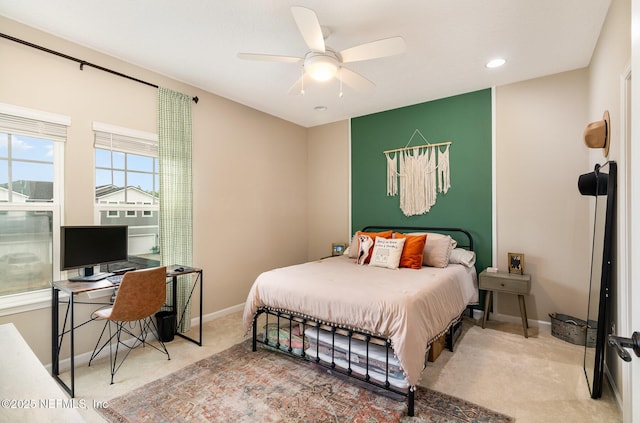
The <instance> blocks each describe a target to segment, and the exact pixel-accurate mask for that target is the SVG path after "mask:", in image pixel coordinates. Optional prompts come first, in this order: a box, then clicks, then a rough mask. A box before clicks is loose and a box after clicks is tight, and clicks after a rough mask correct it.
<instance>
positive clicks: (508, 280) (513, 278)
mask: <svg viewBox="0 0 640 423" xmlns="http://www.w3.org/2000/svg"><path fill="white" fill-rule="evenodd" d="M479 288H480V289H484V290H486V291H488V292H487V295H486V297H485V299H484V315H483V316H482V329H484V326H485V323H486V322H487V317H488V316H489V312H490V310H491V308H490V307H491V302H492V300H493V293H494V291H497V292H504V293H507V294H515V295H517V296H518V302H519V303H520V317H522V330H523V331H524V337H525V338H528V337H529V334H528V331H527V329H529V323H528V321H527V306H526V305H525V303H524V296H525V295H528V294H529V290H530V289H531V275H521V274H518V273H506V272H487V271H486V270H483V271H482V273H480V276H479Z"/></svg>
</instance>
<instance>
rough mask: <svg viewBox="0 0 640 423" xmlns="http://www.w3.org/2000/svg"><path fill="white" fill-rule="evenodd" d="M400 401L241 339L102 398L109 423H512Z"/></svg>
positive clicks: (436, 398) (433, 400)
mask: <svg viewBox="0 0 640 423" xmlns="http://www.w3.org/2000/svg"><path fill="white" fill-rule="evenodd" d="M406 410H407V406H406V400H405V401H401V400H396V399H393V398H389V397H388V396H385V395H379V394H376V393H375V392H373V391H372V390H370V389H366V388H363V387H362V386H361V384H359V383H354V381H353V380H345V378H343V377H336V376H335V375H332V374H329V373H328V372H327V370H326V369H323V368H320V367H318V366H316V365H313V364H311V363H307V362H304V361H303V360H300V359H297V358H294V357H290V356H287V355H286V354H282V353H279V352H275V351H271V350H269V349H266V348H258V351H256V352H252V351H251V342H250V341H245V342H242V343H240V344H237V345H234V346H233V347H231V348H229V349H228V350H226V351H223V352H220V353H217V354H215V355H213V356H211V357H208V358H205V359H203V360H200V361H198V362H196V363H193V364H191V365H189V366H187V367H185V368H183V369H181V370H179V371H177V372H175V373H173V374H170V375H167V376H165V377H163V378H161V379H159V380H157V381H155V382H151V383H149V384H147V385H145V386H142V387H140V388H138V389H136V390H134V391H132V392H129V393H128V394H126V395H123V396H121V397H118V398H114V399H113V400H111V401H108V407H106V408H101V409H99V412H100V413H101V414H102V416H103V417H104V418H105V419H106V420H107V421H109V422H114V423H115V422H118V423H134V422H135V423H137V422H154V423H159V422H225V423H226V422H252V423H253V422H286V423H298V422H314V423H323V422H341V423H342V422H352V423H383V422H384V423H387V422H389V423H399V422H403V423H405V422H407V423H414V422H415V423H422V422H455V423H459V422H491V423H501V422H512V421H513V419H511V418H510V417H508V416H505V415H503V414H499V413H496V412H494V411H491V410H488V409H486V408H483V407H480V406H478V405H476V404H472V403H469V402H467V401H463V400H461V399H458V398H455V397H452V396H449V395H445V394H442V393H439V392H436V391H432V390H429V389H426V388H419V389H418V391H417V392H416V395H415V417H413V418H409V417H407V416H406Z"/></svg>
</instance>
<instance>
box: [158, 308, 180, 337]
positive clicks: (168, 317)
mask: <svg viewBox="0 0 640 423" xmlns="http://www.w3.org/2000/svg"><path fill="white" fill-rule="evenodd" d="M156 321H157V322H158V336H160V340H161V341H162V342H170V341H173V335H174V334H175V332H176V314H175V313H174V312H173V311H159V312H157V313H156Z"/></svg>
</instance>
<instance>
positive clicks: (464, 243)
mask: <svg viewBox="0 0 640 423" xmlns="http://www.w3.org/2000/svg"><path fill="white" fill-rule="evenodd" d="M384 230H387V231H388V230H393V231H404V232H429V231H430V232H437V233H442V234H445V235H451V237H452V238H454V239H455V240H456V241H457V242H458V246H459V247H461V248H466V249H468V250H469V251H473V237H472V236H471V233H470V232H469V231H467V230H465V229H460V228H441V227H435V226H365V227H364V228H363V229H362V232H372V231H384ZM454 235H455V236H454ZM460 237H463V238H464V239H462V240H461V239H459V238H460Z"/></svg>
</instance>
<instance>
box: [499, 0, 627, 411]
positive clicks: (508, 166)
mask: <svg viewBox="0 0 640 423" xmlns="http://www.w3.org/2000/svg"><path fill="white" fill-rule="evenodd" d="M630 9H631V6H630V1H629V0H614V1H613V2H612V3H611V7H610V9H609V13H608V16H607V18H606V21H605V23H604V25H603V29H602V33H601V34H600V38H599V40H598V43H597V46H596V49H595V51H594V54H593V57H592V60H591V63H590V65H589V67H588V68H586V69H583V70H578V71H573V72H566V73H562V74H558V75H552V76H549V77H546V78H539V79H535V80H531V81H525V82H521V83H516V84H512V85H507V86H503V87H499V88H498V89H497V96H496V97H497V110H496V119H497V122H496V126H497V128H496V131H497V134H496V137H497V164H496V166H497V210H496V213H497V222H498V223H497V233H498V236H497V246H498V266H499V267H500V268H505V266H506V253H507V252H508V251H513V250H517V251H519V252H524V253H525V268H526V270H527V272H528V273H531V274H532V289H531V295H530V296H529V297H528V299H527V311H528V312H529V317H530V318H532V319H536V320H541V321H548V317H547V314H548V313H549V312H553V311H557V312H562V313H565V314H570V315H573V316H576V317H580V318H582V319H584V318H585V317H586V309H587V306H586V305H587V295H588V288H589V277H590V275H589V269H590V262H591V244H590V243H591V232H592V229H593V228H592V226H591V225H592V223H593V221H592V214H593V203H592V200H591V199H589V198H586V197H581V196H579V194H578V191H577V177H578V175H579V174H582V173H586V172H589V171H591V170H593V166H594V164H595V163H604V162H605V161H606V160H607V159H605V158H604V156H603V155H602V152H601V150H600V149H597V150H588V149H587V148H586V147H584V143H583V141H582V132H583V130H584V127H585V126H586V125H587V124H588V123H589V122H593V121H596V120H600V119H602V114H603V112H604V110H608V111H609V113H610V115H611V123H612V135H611V148H610V154H609V160H616V161H618V163H619V172H620V173H619V177H618V181H619V183H620V180H621V179H623V178H625V177H626V175H625V168H624V163H620V151H621V148H620V143H621V142H622V141H623V140H622V139H621V134H623V129H624V128H623V127H622V126H621V125H622V122H623V120H622V116H620V114H621V102H622V96H621V79H622V77H623V75H624V73H625V71H626V70H627V68H628V66H629V65H630V61H631V12H630ZM618 195H619V196H620V195H622V194H621V193H620V191H619V193H618ZM619 198H620V197H619ZM618 209H619V208H618ZM618 212H620V210H618ZM618 220H620V219H618ZM627 229H628V228H627ZM614 242H615V241H614ZM614 250H615V247H614ZM616 255H617V252H615V251H614V257H616ZM617 273H618V272H617V263H616V264H614V270H613V281H612V289H611V297H610V303H609V304H610V307H611V309H610V310H611V313H610V316H611V319H612V322H613V323H614V324H615V325H616V327H619V322H620V321H621V320H623V319H624V320H626V319H627V316H626V315H621V313H622V312H623V311H622V310H621V307H620V304H621V303H623V302H625V301H627V299H626V296H627V292H621V291H620V290H619V286H620V278H619V277H618V274H617ZM498 312H499V313H502V314H505V315H510V316H518V314H519V311H518V308H517V304H516V302H515V301H514V300H513V298H510V297H509V296H504V295H503V296H500V302H499V308H498ZM609 330H610V328H607V333H609ZM619 334H620V333H619ZM620 335H621V336H628V335H629V334H628V333H627V334H620ZM606 361H607V368H608V371H609V373H610V375H611V378H612V380H613V383H614V385H615V386H614V389H615V390H616V393H617V395H619V398H621V399H624V398H622V397H623V395H622V394H623V392H622V390H621V387H622V382H621V366H623V365H624V364H623V363H622V361H621V360H619V359H618V358H617V356H616V355H615V354H609V353H608V354H607V357H606Z"/></svg>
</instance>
